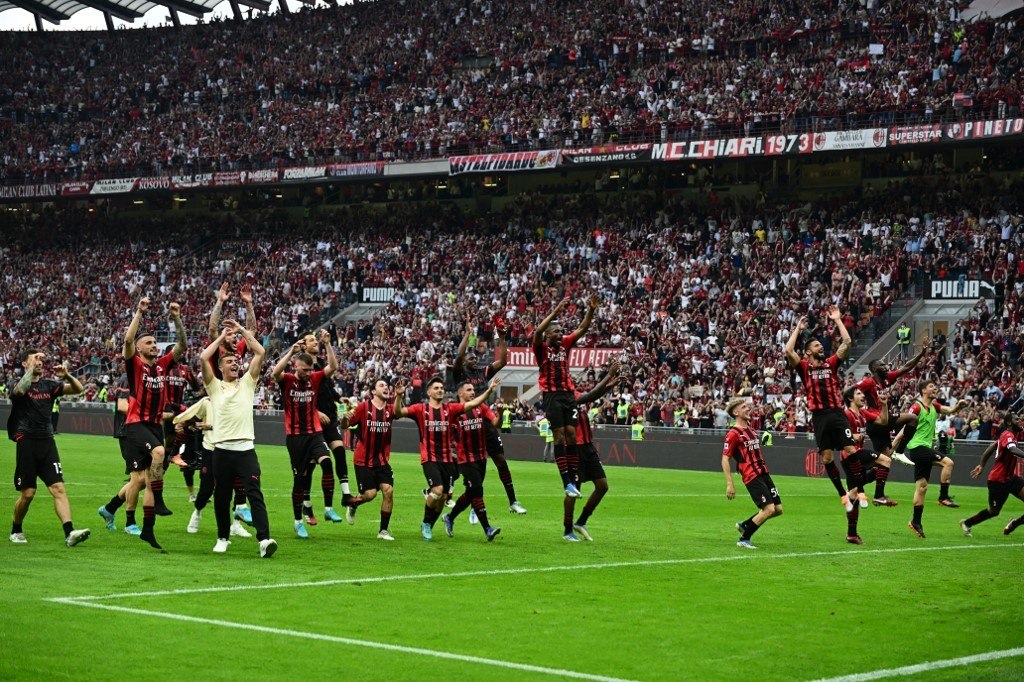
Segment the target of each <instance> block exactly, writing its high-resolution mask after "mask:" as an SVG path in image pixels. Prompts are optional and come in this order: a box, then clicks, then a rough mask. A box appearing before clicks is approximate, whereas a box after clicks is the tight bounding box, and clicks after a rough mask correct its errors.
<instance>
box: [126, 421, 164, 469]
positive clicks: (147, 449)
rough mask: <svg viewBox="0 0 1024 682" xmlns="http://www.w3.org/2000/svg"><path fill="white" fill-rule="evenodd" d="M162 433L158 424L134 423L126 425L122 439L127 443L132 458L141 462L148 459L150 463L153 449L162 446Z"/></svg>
mask: <svg viewBox="0 0 1024 682" xmlns="http://www.w3.org/2000/svg"><path fill="white" fill-rule="evenodd" d="M163 436H164V433H163V428H162V427H161V426H160V424H150V423H149V422H136V423H134V424H126V425H125V427H124V438H122V440H124V441H127V442H128V447H129V451H130V452H131V455H132V458H133V459H135V460H138V461H140V462H141V461H143V460H145V459H147V458H149V460H150V461H152V454H153V448H162V447H163V446H164V437H163Z"/></svg>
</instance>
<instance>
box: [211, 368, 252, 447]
mask: <svg viewBox="0 0 1024 682" xmlns="http://www.w3.org/2000/svg"><path fill="white" fill-rule="evenodd" d="M206 393H207V395H209V396H210V406H209V408H208V410H207V413H208V415H209V413H212V414H213V430H212V431H210V432H209V433H210V440H211V441H212V442H213V444H214V445H215V446H216V447H218V448H220V449H222V450H236V451H244V450H253V449H255V445H254V441H255V440H256V433H255V430H254V428H253V423H252V409H253V405H254V404H255V400H254V399H255V397H256V379H254V378H253V376H252V374H250V373H249V372H246V373H245V374H243V375H242V376H241V378H239V379H238V381H234V382H227V381H221V380H220V379H214V380H213V381H212V382H211V383H208V384H206Z"/></svg>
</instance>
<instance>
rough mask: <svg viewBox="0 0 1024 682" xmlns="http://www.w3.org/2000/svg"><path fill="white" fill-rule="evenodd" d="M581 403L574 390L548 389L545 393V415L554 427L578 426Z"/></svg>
mask: <svg viewBox="0 0 1024 682" xmlns="http://www.w3.org/2000/svg"><path fill="white" fill-rule="evenodd" d="M578 415H579V405H578V404H577V403H576V396H575V395H574V394H573V392H572V391H546V392H545V393H544V416H545V417H547V418H548V423H550V424H551V428H552V429H560V428H562V427H563V426H576V418H577V416H578Z"/></svg>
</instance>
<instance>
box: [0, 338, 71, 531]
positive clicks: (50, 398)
mask: <svg viewBox="0 0 1024 682" xmlns="http://www.w3.org/2000/svg"><path fill="white" fill-rule="evenodd" d="M45 357H46V356H45V355H44V354H43V353H42V352H41V351H39V350H37V349H35V348H29V349H28V350H26V351H24V352H23V353H22V354H21V366H22V368H24V374H22V375H21V379H19V380H18V383H17V384H15V385H14V389H13V390H12V391H11V415H10V417H9V418H8V421H7V437H8V438H10V439H11V440H13V441H14V442H15V444H16V445H15V458H16V462H15V465H14V489H15V490H16V491H18V498H17V499H16V500H15V501H14V520H13V521H12V522H11V535H10V540H11V542H13V543H16V544H22V543H25V542H28V540H26V539H25V532H24V530H23V529H22V522H23V521H24V520H25V515H26V514H28V508H29V505H31V504H32V500H33V499H34V498H35V496H36V486H37V484H36V481H37V480H39V479H42V481H43V484H44V485H45V486H46V488H47V489H48V490H49V491H50V495H51V496H52V497H53V509H54V511H56V512H57V518H58V519H60V523H61V526H63V528H64V544H65V545H67V546H68V547H74V546H75V545H77V544H78V543H80V542H82V541H84V540H87V539H89V529H88V528H81V529H79V530H75V525H74V523H72V522H71V503H70V502H68V493H67V490H66V489H65V488H64V471H63V469H62V467H61V463H60V454H59V453H58V452H57V442H56V441H55V440H54V439H53V420H52V419H51V418H50V415H51V414H52V413H53V404H54V401H55V400H56V399H57V398H59V397H60V396H62V395H78V394H79V393H81V392H82V391H83V390H84V389H83V388H82V382H81V381H79V380H78V379H76V378H75V377H74V376H72V375H71V374H70V373H69V372H68V369H67V366H65V365H56V366H55V367H54V368H53V373H54V375H56V377H57V378H56V379H44V378H43V360H44V358H45Z"/></svg>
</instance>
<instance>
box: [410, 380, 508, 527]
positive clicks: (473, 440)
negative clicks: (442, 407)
mask: <svg viewBox="0 0 1024 682" xmlns="http://www.w3.org/2000/svg"><path fill="white" fill-rule="evenodd" d="M497 382H498V379H497V377H494V378H492V379H491V385H490V386H489V387H488V389H487V391H486V392H485V395H486V394H487V393H490V392H491V391H492V390H493V389H494V388H495V387H496V386H497ZM457 393H458V396H459V402H460V403H462V405H463V406H467V405H470V404H472V403H473V402H474V399H475V398H476V389H475V388H474V387H473V382H472V381H463V382H462V383H461V384H460V385H459V387H458V391H457ZM503 410H504V408H499V412H501V411H503ZM499 423H501V415H500V414H495V413H494V411H492V410H491V408H490V407H488V406H487V405H486V404H484V403H481V404H479V405H477V406H476V407H473V408H465V407H464V409H463V411H462V412H461V413H458V414H455V415H454V416H452V417H450V420H449V424H450V425H451V429H452V430H453V431H454V432H455V433H454V439H455V446H456V451H457V453H458V458H459V472H460V473H461V474H462V483H463V485H465V486H466V492H464V493H462V495H461V496H460V497H459V499H458V500H456V501H455V506H454V507H453V508H452V510H451V511H450V512H449V513H447V514H445V515H444V516H443V517H442V519H441V520H442V521H444V529H445V532H447V533H448V537H454V536H455V519H456V518H458V516H459V514H461V513H462V512H463V511H465V510H466V509H468V508H469V507H470V506H472V508H473V511H474V512H475V513H476V518H477V519H478V520H479V521H480V526H481V527H482V528H483V530H484V535H485V536H486V537H487V541H488V542H490V541H492V540H494V538H496V537H498V534H499V533H500V532H501V528H497V527H493V526H491V524H490V522H489V521H488V519H487V507H486V505H485V504H484V478H486V477H487V452H488V448H487V438H488V435H487V431H486V425H487V424H490V425H491V426H492V427H497V425H498V424H499ZM424 537H426V536H424Z"/></svg>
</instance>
